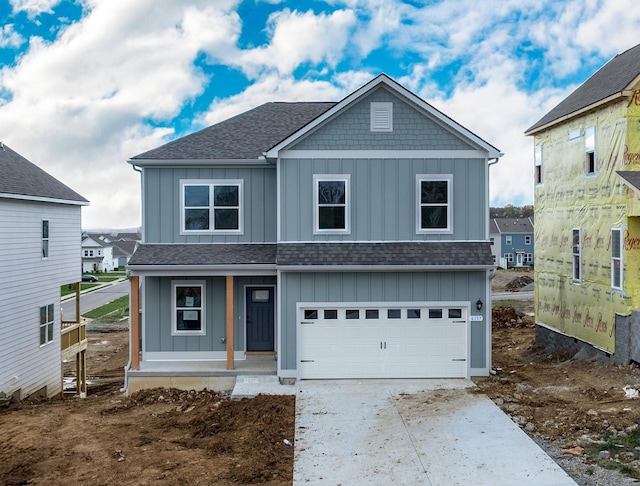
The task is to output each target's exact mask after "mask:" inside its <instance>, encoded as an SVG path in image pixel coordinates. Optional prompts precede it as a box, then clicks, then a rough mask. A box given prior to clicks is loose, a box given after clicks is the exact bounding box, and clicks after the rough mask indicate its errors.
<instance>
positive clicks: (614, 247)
mask: <svg viewBox="0 0 640 486" xmlns="http://www.w3.org/2000/svg"><path fill="white" fill-rule="evenodd" d="M622 245H623V238H622V228H611V288H612V289H614V290H622V288H623V269H624V266H623V264H622V255H623V251H622V250H623V247H622Z"/></svg>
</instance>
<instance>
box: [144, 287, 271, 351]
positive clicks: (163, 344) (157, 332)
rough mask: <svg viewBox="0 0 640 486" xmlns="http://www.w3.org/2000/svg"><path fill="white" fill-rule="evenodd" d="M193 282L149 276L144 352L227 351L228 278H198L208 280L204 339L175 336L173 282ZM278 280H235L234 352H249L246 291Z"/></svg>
mask: <svg viewBox="0 0 640 486" xmlns="http://www.w3.org/2000/svg"><path fill="white" fill-rule="evenodd" d="M174 280H181V281H184V280H189V278H181V277H180V276H176V277H145V284H144V299H145V307H144V311H145V313H144V314H143V320H144V323H145V326H144V329H145V333H144V343H145V344H144V351H146V352H168V351H171V352H191V351H225V350H226V344H225V343H223V342H222V340H221V338H225V337H226V336H227V331H226V312H227V311H226V278H225V277H207V278H204V279H203V278H194V279H193V280H205V293H206V301H205V306H204V309H205V326H206V335H204V336H184V337H183V336H172V335H171V326H172V322H171V319H172V315H173V309H172V307H171V306H172V301H171V297H172V296H171V292H172V282H173V281H174ZM275 283H276V279H275V277H236V278H234V323H235V324H234V350H236V351H242V350H244V349H245V317H244V304H245V301H244V300H245V299H244V291H245V290H244V289H245V286H246V285H275Z"/></svg>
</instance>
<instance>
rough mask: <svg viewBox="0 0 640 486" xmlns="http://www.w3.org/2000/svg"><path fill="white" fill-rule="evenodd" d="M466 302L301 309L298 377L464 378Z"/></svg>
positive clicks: (466, 324)
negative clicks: (463, 303)
mask: <svg viewBox="0 0 640 486" xmlns="http://www.w3.org/2000/svg"><path fill="white" fill-rule="evenodd" d="M467 309H468V308H467V307H466V306H464V307H463V306H456V305H447V306H442V307H440V306H436V305H428V306H419V305H409V306H407V305H404V306H393V305H390V306H385V307H376V306H372V305H371V304H367V305H366V306H365V305H362V306H361V305H360V304H357V305H350V306H348V307H345V306H331V305H323V306H321V307H315V306H312V305H305V306H304V307H301V308H300V309H299V319H298V332H299V348H298V349H299V361H298V366H299V370H300V377H301V378H308V379H309V378H464V377H466V376H467V328H468V318H467V313H468V311H467Z"/></svg>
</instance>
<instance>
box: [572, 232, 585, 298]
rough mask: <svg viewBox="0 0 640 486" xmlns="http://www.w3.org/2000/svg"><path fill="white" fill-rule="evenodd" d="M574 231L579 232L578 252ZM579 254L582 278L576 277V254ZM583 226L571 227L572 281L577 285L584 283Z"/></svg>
mask: <svg viewBox="0 0 640 486" xmlns="http://www.w3.org/2000/svg"><path fill="white" fill-rule="evenodd" d="M574 231H577V232H578V245H577V247H578V252H577V253H576V251H575V250H576V245H574V242H573V238H574V234H573V233H574ZM576 255H578V265H579V267H578V271H579V273H580V275H579V277H580V278H575V276H576V262H575V256H576ZM582 267H583V265H582V228H581V227H580V226H574V227H573V228H571V282H572V283H573V284H576V285H580V284H582Z"/></svg>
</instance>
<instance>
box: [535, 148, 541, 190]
mask: <svg viewBox="0 0 640 486" xmlns="http://www.w3.org/2000/svg"><path fill="white" fill-rule="evenodd" d="M534 163H535V167H534V182H535V183H536V184H542V145H538V146H537V147H536V148H535V149H534Z"/></svg>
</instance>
